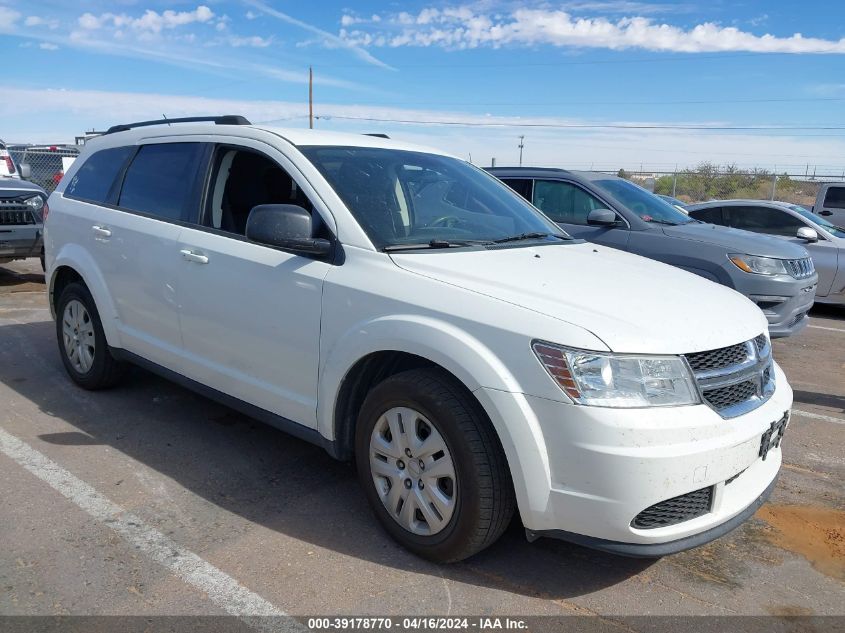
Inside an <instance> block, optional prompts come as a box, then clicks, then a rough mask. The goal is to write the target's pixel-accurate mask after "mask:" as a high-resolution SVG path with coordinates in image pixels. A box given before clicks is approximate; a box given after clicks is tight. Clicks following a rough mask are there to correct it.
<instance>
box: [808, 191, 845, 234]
mask: <svg viewBox="0 0 845 633" xmlns="http://www.w3.org/2000/svg"><path fill="white" fill-rule="evenodd" d="M813 213H815V214H816V215H820V216H822V217H824V218H826V219H828V220H830V221H831V222H832V223H833V224H835V225H837V226H845V182H836V183H834V182H831V183H825V184H821V185H819V192H818V194H817V195H816V204H814V205H813Z"/></svg>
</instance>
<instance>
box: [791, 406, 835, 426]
mask: <svg viewBox="0 0 845 633" xmlns="http://www.w3.org/2000/svg"><path fill="white" fill-rule="evenodd" d="M792 415H797V416H799V417H802V418H810V419H811V420H824V421H825V422H833V423H834V424H845V420H843V419H842V418H834V417H833V416H832V415H822V414H821V413H810V412H809V411H802V410H801V409H793V410H792Z"/></svg>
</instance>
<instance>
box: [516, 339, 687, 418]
mask: <svg viewBox="0 0 845 633" xmlns="http://www.w3.org/2000/svg"><path fill="white" fill-rule="evenodd" d="M531 347H532V349H533V350H534V353H535V354H536V355H537V358H538V359H539V360H540V362H541V363H542V365H543V367H545V368H546V371H548V372H549V375H550V376H551V377H552V378H553V379H554V381H555V382H557V384H558V385H559V386H560V388H561V389H563V391H564V393H566V394H567V395H568V396H569V397H570V398H572V399H573V400H574V401H575V402H577V403H578V404H586V405H593V406H597V407H619V408H626V409H627V408H640V407H665V406H680V405H686V404H698V403H699V402H700V399H699V396H698V391H697V389H696V388H695V384H694V382H693V380H694V379H693V376H692V374H691V372H690V370H689V368H688V367H687V364H686V363H685V362H684V360H683V359H682V358H681V357H679V356H629V355H617V354H610V353H605V352H591V351H586V350H578V349H571V348H567V347H561V346H559V345H554V344H553V343H545V342H543V341H535V342H534V343H533V344H532V345H531Z"/></svg>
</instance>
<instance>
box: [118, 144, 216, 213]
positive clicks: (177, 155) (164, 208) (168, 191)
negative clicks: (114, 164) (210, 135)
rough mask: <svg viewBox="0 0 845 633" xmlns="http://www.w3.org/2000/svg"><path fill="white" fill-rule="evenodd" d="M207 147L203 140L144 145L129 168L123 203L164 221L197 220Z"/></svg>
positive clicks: (121, 198)
mask: <svg viewBox="0 0 845 633" xmlns="http://www.w3.org/2000/svg"><path fill="white" fill-rule="evenodd" d="M203 149H204V148H203V144H202V143H161V144H156V145H143V146H141V149H139V150H138V153H137V154H136V155H135V158H134V159H133V160H132V163H131V164H130V165H129V169H127V170H126V177H125V178H124V179H123V188H122V189H121V191H120V202H119V203H118V204H119V206H121V207H123V208H124V209H131V210H133V211H141V212H142V213H149V214H150V215H153V216H156V217H159V218H162V219H164V220H182V221H189V220H194V219H195V218H193V217H191V215H192V214H191V209H192V208H193V210H194V212H196V211H197V210H198V201H199V199H198V196H197V187H196V181H197V174H198V173H199V171H200V169H201V168H202V167H203V160H202V156H203ZM194 214H195V213H194Z"/></svg>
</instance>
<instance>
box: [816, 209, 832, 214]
mask: <svg viewBox="0 0 845 633" xmlns="http://www.w3.org/2000/svg"><path fill="white" fill-rule="evenodd" d="M819 215H833V211H828V210H827V209H825V210H824V211H819Z"/></svg>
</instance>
